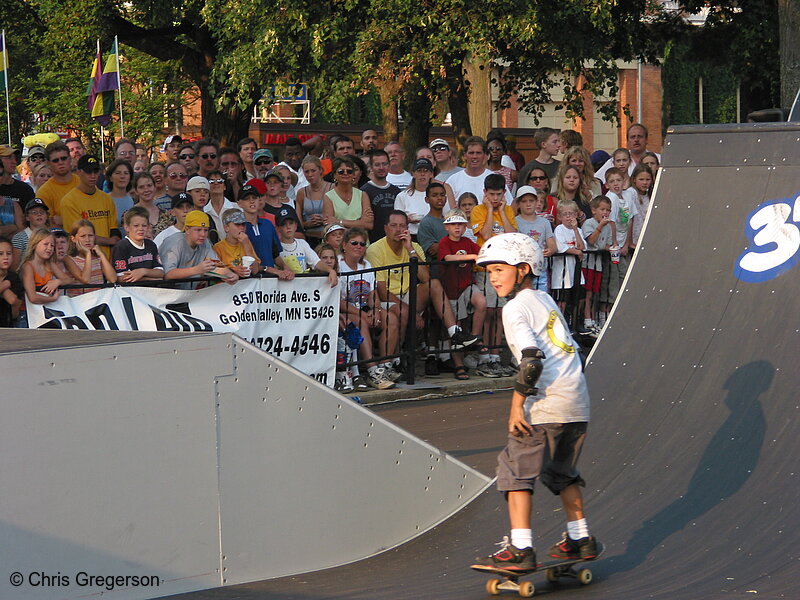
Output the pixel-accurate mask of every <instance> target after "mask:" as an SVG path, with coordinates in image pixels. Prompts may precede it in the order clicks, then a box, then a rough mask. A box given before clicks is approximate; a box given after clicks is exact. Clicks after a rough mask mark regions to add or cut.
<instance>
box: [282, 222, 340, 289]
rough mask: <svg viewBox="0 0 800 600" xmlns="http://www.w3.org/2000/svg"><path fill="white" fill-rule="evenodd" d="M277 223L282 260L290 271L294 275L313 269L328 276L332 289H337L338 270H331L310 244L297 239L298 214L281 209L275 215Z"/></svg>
mask: <svg viewBox="0 0 800 600" xmlns="http://www.w3.org/2000/svg"><path fill="white" fill-rule="evenodd" d="M275 223H276V224H277V226H278V237H279V238H280V241H281V246H282V247H283V250H281V253H280V255H281V258H282V259H283V262H284V264H285V265H286V267H287V268H288V269H291V270H292V271H293V272H294V273H296V274H299V273H308V272H309V271H311V270H312V269H314V270H316V271H318V272H320V273H327V274H328V282H329V283H330V284H331V287H336V284H337V283H339V277H338V275H337V274H336V269H332V268H330V267H329V266H328V265H326V264H325V263H322V262H320V261H319V256H317V253H316V252H314V250H313V249H312V248H311V246H309V245H308V242H307V241H305V240H304V239H302V238H298V237H295V233H297V213H296V212H295V211H294V210H293V209H291V208H290V207H287V208H285V209H281V211H280V212H278V214H277V215H275Z"/></svg>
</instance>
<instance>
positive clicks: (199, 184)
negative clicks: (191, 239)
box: [186, 175, 219, 244]
mask: <svg viewBox="0 0 800 600" xmlns="http://www.w3.org/2000/svg"><path fill="white" fill-rule="evenodd" d="M186 191H187V192H188V194H189V195H190V196H191V197H192V204H193V208H194V210H202V211H203V212H205V213H208V211H207V210H206V207H207V206H208V202H209V201H210V200H211V186H210V184H209V183H208V179H206V178H205V177H203V176H202V175H195V176H194V177H192V178H191V179H190V180H189V182H188V183H187V184H186ZM209 223H210V224H211V228H210V229H209V230H208V239H209V241H210V242H211V243H212V244H216V243H217V242H218V241H219V232H218V231H217V224H216V223H215V222H214V219H210V220H209Z"/></svg>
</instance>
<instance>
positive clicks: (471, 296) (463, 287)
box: [437, 209, 495, 379]
mask: <svg viewBox="0 0 800 600" xmlns="http://www.w3.org/2000/svg"><path fill="white" fill-rule="evenodd" d="M468 224H469V221H468V220H467V216H466V215H465V214H464V212H463V211H461V210H459V209H455V210H453V211H451V212H450V214H449V215H447V218H446V219H445V220H444V225H443V227H444V228H445V230H446V231H447V235H445V236H444V237H442V239H441V240H439V243H438V244H437V249H438V255H437V256H438V258H439V260H441V261H445V262H446V263H448V264H446V265H442V267H441V269H442V274H441V281H442V288H443V289H444V293H445V295H446V296H447V299H448V301H449V302H450V306H451V307H452V309H453V314H454V315H455V318H456V322H461V321H463V320H464V319H466V318H468V317H469V316H470V314H471V315H472V328H471V333H472V335H473V336H474V337H476V338H480V335H481V332H482V331H483V325H484V322H485V320H486V296H484V295H483V293H482V292H481V290H480V288H478V286H477V285H475V276H474V264H473V262H472V261H475V260H476V259H477V258H478V252H479V251H480V248H478V244H476V243H475V242H473V241H472V240H470V239H468V238H466V237H464V232H465V231H466V230H467V227H468ZM453 362H454V363H455V365H456V368H455V374H454V376H455V378H456V379H469V375H468V374H467V368H466V367H465V366H464V362H463V357H462V355H461V353H460V352H456V353H453ZM488 363H489V356H488V351H487V350H486V349H484V350H483V351H482V352H480V357H479V362H478V368H479V369H480V368H481V365H484V364H488ZM489 370H490V371H492V372H494V367H491V368H490V369H489ZM489 376H490V377H494V376H495V375H493V374H492V375H489Z"/></svg>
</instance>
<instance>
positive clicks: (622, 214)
mask: <svg viewBox="0 0 800 600" xmlns="http://www.w3.org/2000/svg"><path fill="white" fill-rule="evenodd" d="M624 177H625V175H624V173H623V172H622V171H620V170H619V169H617V168H616V167H612V168H610V169H609V170H608V171H606V186H607V187H608V193H607V194H606V196H608V198H609V199H610V200H611V215H610V218H611V220H612V221H614V227H615V228H616V232H617V237H616V240H615V244H616V245H617V246H619V263H610V264H609V274H608V288H607V294H604V296H607V302H608V303H609V304H613V303H614V299H615V298H616V297H617V294H619V290H620V286H621V285H622V281H623V280H624V279H625V274H626V273H627V272H628V264H629V263H630V257H629V252H630V250H631V247H632V246H633V221H634V219H635V217H636V214H637V211H636V190H634V189H633V188H628V189H627V190H625V189H623V188H622V186H623V182H624ZM604 278H605V275H604Z"/></svg>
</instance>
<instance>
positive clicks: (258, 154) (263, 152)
mask: <svg viewBox="0 0 800 600" xmlns="http://www.w3.org/2000/svg"><path fill="white" fill-rule="evenodd" d="M264 157H266V158H269V159H272V158H273V156H272V150H270V149H269V148H261V149H259V150H256V151H255V154H253V160H254V161H256V160H258V159H259V158H264Z"/></svg>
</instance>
